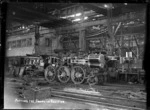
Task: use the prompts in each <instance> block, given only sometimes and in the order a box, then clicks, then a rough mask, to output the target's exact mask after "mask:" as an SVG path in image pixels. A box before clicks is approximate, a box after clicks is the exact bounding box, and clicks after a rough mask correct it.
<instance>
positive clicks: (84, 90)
mask: <svg viewBox="0 0 150 110" xmlns="http://www.w3.org/2000/svg"><path fill="white" fill-rule="evenodd" d="M64 91H67V92H75V93H82V94H94V95H102V94H101V93H100V92H97V91H96V90H94V89H92V90H86V89H82V88H80V89H76V88H64Z"/></svg>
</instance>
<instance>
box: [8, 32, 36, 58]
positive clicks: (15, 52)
mask: <svg viewBox="0 0 150 110" xmlns="http://www.w3.org/2000/svg"><path fill="white" fill-rule="evenodd" d="M27 38H32V45H31V46H25V47H17V48H6V56H7V57H11V56H25V55H26V54H32V53H33V52H34V42H35V39H34V33H29V34H27V35H16V36H10V37H8V38H7V40H6V47H7V46H8V42H10V41H16V40H21V39H27Z"/></svg>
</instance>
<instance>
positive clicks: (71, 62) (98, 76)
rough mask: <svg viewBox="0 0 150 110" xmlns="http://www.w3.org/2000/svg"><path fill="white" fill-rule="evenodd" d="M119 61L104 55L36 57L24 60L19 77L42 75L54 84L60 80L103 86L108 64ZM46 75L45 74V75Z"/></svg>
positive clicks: (28, 57)
mask: <svg viewBox="0 0 150 110" xmlns="http://www.w3.org/2000/svg"><path fill="white" fill-rule="evenodd" d="M115 60H118V59H117V58H116V57H115V56H112V57H108V56H106V55H104V54H102V53H99V54H96V53H95V54H86V55H82V56H81V55H72V54H70V55H69V56H63V55H62V56H48V55H47V56H46V55H45V56H42V55H40V56H35V55H29V56H26V57H24V58H23V65H24V66H22V67H21V69H20V72H19V74H18V75H19V76H20V77H24V76H25V75H30V76H31V77H35V76H37V75H39V74H40V73H41V74H42V77H45V79H46V81H47V82H49V83H52V82H53V81H55V80H58V81H59V82H61V83H68V82H69V81H70V80H71V81H72V82H73V83H74V84H82V83H84V82H87V83H89V84H93V85H95V84H103V83H104V73H105V72H107V62H108V61H115ZM43 73H44V74H43Z"/></svg>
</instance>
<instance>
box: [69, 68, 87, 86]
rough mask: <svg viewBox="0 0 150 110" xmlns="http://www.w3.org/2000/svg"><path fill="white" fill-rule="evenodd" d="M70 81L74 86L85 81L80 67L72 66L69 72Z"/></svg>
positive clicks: (83, 72)
mask: <svg viewBox="0 0 150 110" xmlns="http://www.w3.org/2000/svg"><path fill="white" fill-rule="evenodd" d="M71 80H72V82H73V83H74V84H81V83H83V81H84V80H85V71H84V69H83V68H82V67H80V66H74V67H73V69H72V71H71Z"/></svg>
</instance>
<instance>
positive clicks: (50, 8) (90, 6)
mask: <svg viewBox="0 0 150 110" xmlns="http://www.w3.org/2000/svg"><path fill="white" fill-rule="evenodd" d="M78 5H80V6H83V7H84V10H93V11H94V12H95V13H97V14H103V15H104V16H107V9H106V8H105V7H104V5H105V4H104V3H103V4H100V3H36V2H35V3H9V4H8V8H7V30H12V29H14V28H17V27H18V26H20V25H31V24H39V25H41V26H45V27H51V28H55V27H61V26H65V25H71V24H73V23H72V22H71V21H70V20H67V19H62V18H60V16H61V15H62V10H63V9H65V8H71V7H73V6H78ZM112 6H113V10H112V13H113V15H114V16H117V15H119V14H121V13H123V12H128V11H129V12H130V11H135V10H136V11H138V10H141V7H144V5H138V6H137V5H136V4H130V5H124V4H123V3H117V4H112ZM139 7H140V8H139Z"/></svg>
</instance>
